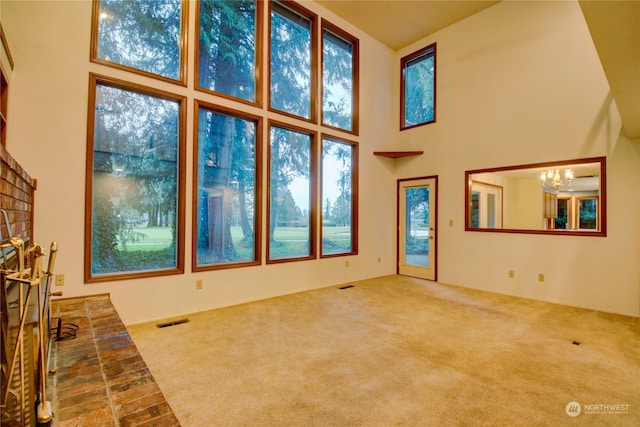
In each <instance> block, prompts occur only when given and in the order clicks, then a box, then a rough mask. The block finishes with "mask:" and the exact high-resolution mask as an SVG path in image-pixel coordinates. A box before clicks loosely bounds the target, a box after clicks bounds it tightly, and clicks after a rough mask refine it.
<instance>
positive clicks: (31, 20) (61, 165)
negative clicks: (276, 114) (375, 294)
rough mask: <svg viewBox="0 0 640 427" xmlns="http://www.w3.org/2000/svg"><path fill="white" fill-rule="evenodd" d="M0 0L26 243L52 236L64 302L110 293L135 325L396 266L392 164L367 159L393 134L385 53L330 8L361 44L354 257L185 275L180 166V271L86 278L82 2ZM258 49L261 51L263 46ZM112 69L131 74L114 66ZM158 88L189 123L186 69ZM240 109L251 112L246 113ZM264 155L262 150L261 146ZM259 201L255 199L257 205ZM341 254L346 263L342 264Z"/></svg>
mask: <svg viewBox="0 0 640 427" xmlns="http://www.w3.org/2000/svg"><path fill="white" fill-rule="evenodd" d="M195 5H196V3H195V2H190V7H191V12H190V14H189V15H190V19H191V21H192V22H194V21H195ZM305 6H306V7H308V8H310V9H312V10H314V11H315V12H316V13H320V12H322V9H320V8H319V7H318V6H317V5H315V3H305ZM0 7H1V8H2V24H3V27H4V30H5V33H6V35H7V38H8V40H9V45H10V49H11V52H12V54H13V57H14V60H15V64H16V65H15V70H14V72H13V79H12V81H11V89H10V96H11V99H10V101H9V102H10V105H9V108H10V126H9V127H8V131H9V134H8V144H7V148H8V150H9V152H10V153H11V154H12V155H13V156H14V157H15V158H16V159H17V160H18V161H19V162H20V164H21V165H22V166H23V167H24V168H25V169H26V170H27V171H28V172H29V173H30V174H31V175H32V176H33V177H34V178H36V179H37V180H38V190H37V193H36V211H35V238H36V240H37V241H39V242H42V243H43V244H44V245H45V247H48V246H49V242H50V241H52V240H56V241H57V242H58V243H59V246H60V252H59V255H58V258H57V265H56V269H55V270H56V272H57V273H63V274H64V275H65V282H66V283H65V286H64V288H61V290H63V291H64V296H65V297H71V296H77V295H85V294H96V293H110V294H111V299H112V300H113V302H114V304H115V306H116V308H117V309H118V312H119V313H120V315H121V317H122V319H123V321H124V322H125V323H136V322H141V321H147V320H153V319H160V318H166V317H172V316H177V315H180V314H184V313H191V312H195V311H201V310H206V309H211V308H215V307H221V306H227V305H232V304H238V303H242V302H247V301H251V300H257V299H262V298H268V297H272V296H276V295H282V294H287V293H292V292H298V291H304V290H308V289H313V288H318V287H324V286H331V285H335V284H338V283H343V282H347V281H352V280H358V279H364V278H369V277H375V276H381V275H385V274H392V273H393V272H394V271H395V269H394V264H393V263H394V257H395V255H394V251H395V247H394V245H393V242H394V235H393V230H392V228H391V227H390V226H389V224H392V223H393V222H394V215H395V214H394V212H395V205H394V204H393V203H392V202H388V201H391V200H394V197H395V181H394V179H393V171H392V169H390V168H389V165H387V164H384V163H382V162H381V161H380V159H378V158H375V157H374V156H373V155H372V154H371V153H372V152H373V151H374V150H380V149H383V148H384V147H385V145H388V144H389V142H390V140H391V134H392V128H391V125H390V119H389V118H390V117H391V116H392V105H391V104H392V103H391V98H392V91H393V89H392V86H391V85H390V84H389V82H390V81H391V76H392V70H393V68H392V63H393V61H392V60H393V52H392V51H391V50H390V49H388V48H386V47H384V46H383V45H381V44H380V43H378V42H377V41H375V40H373V39H372V38H370V37H368V36H366V35H365V34H363V33H362V32H360V31H358V30H357V29H356V28H355V27H353V26H351V25H347V24H345V23H344V22H343V21H342V20H340V19H337V18H336V17H335V16H334V15H330V14H328V13H324V12H322V14H323V16H326V17H327V18H328V19H330V20H331V21H332V22H333V23H334V24H337V25H342V26H343V27H344V28H345V30H347V31H349V32H350V33H352V34H353V35H354V36H356V37H358V38H359V39H360V52H361V54H360V55H361V56H360V58H361V75H360V93H361V97H360V128H361V132H360V137H359V138H356V140H357V141H359V147H360V148H359V149H360V191H359V197H360V219H359V225H360V239H359V255H357V256H351V257H348V258H333V259H326V260H316V261H303V262H293V263H286V264H278V265H269V266H266V265H264V266H259V267H249V268H240V269H231V270H223V271H216V272H201V273H197V274H192V273H190V267H189V266H190V257H191V250H190V246H191V244H190V242H191V229H190V226H189V225H190V224H191V213H192V209H191V205H192V201H191V185H190V183H191V179H192V175H191V173H190V171H189V172H188V173H187V193H186V194H187V212H186V213H187V221H186V223H187V229H186V236H185V237H186V246H187V249H186V254H185V255H186V270H187V271H186V272H185V274H182V275H175V276H165V277H161V278H147V279H137V280H126V281H118V282H108V283H100V284H86V285H85V284H84V283H83V262H84V245H83V238H84V201H85V155H86V132H87V129H86V127H87V126H86V123H87V93H88V85H89V83H88V75H89V72H90V71H91V72H95V73H104V72H105V70H106V68H105V67H104V66H101V65H98V64H92V63H89V44H90V32H91V26H90V19H91V2H89V1H28V2H24V1H14V0H8V1H7V0H3V1H2V2H1V3H0ZM265 31H266V28H265ZM189 37H190V41H189V47H190V54H189V58H190V60H191V61H193V57H194V56H193V48H194V46H195V43H194V40H193V37H194V34H193V31H190V33H189ZM264 53H265V55H266V49H265V52H264ZM265 58H266V56H265ZM264 63H265V64H266V63H268V62H267V61H265V62H264ZM192 69H193V68H192ZM112 73H115V75H117V76H128V77H129V78H131V76H129V75H127V74H126V73H125V72H123V71H118V70H116V71H115V72H113V71H112ZM132 80H134V81H136V82H139V83H143V84H144V83H145V82H146V80H145V78H143V77H132ZM164 88H165V89H167V90H170V91H175V92H177V93H179V94H182V95H186V96H188V97H189V103H188V106H189V113H188V123H193V120H192V118H193V111H192V108H193V102H192V99H193V97H194V95H195V92H194V90H193V89H192V88H193V76H190V83H189V87H188V88H176V87H174V86H172V85H170V84H166V85H165V86H164ZM199 97H200V98H201V99H204V100H208V101H210V102H219V103H221V104H223V105H227V106H231V105H232V104H231V103H230V102H229V101H226V100H221V99H218V98H216V97H214V96H208V95H202V94H200V95H199ZM265 99H266V98H265ZM235 107H236V108H237V105H235ZM245 108H247V110H248V111H250V112H256V109H255V108H252V107H245ZM263 111H266V109H264V110H263ZM265 126H266V121H265ZM318 130H320V128H319V127H318ZM264 134H265V135H266V134H267V132H264ZM192 141H193V131H192V129H189V130H188V132H187V143H188V154H187V164H188V165H190V164H191V162H192V153H191V150H192V147H193V143H192ZM264 154H265V156H266V150H264ZM264 169H265V174H266V168H264ZM265 182H266V180H265ZM265 197H266V195H265ZM266 205H267V203H266V200H265V201H263V206H266ZM263 214H264V213H263ZM264 222H265V221H263V223H264ZM263 235H266V233H263ZM263 253H265V250H264V249H263ZM378 257H380V262H378ZM347 260H348V261H349V266H348V267H346V266H345V261H347ZM196 279H202V280H203V281H204V289H202V290H196V288H195V281H196Z"/></svg>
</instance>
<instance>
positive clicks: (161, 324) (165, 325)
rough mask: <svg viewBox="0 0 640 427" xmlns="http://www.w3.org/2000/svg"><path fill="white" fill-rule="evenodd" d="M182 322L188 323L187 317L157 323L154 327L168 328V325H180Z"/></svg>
mask: <svg viewBox="0 0 640 427" xmlns="http://www.w3.org/2000/svg"><path fill="white" fill-rule="evenodd" d="M183 323H189V319H180V320H173V321H171V322H165V323H158V324H157V325H156V328H168V327H169V326H175V325H182V324H183Z"/></svg>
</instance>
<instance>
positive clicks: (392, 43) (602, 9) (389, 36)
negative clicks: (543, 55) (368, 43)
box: [316, 0, 640, 139]
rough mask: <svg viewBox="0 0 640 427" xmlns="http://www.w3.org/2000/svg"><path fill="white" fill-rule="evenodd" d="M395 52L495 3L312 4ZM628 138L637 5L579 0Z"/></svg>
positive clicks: (632, 134) (639, 39)
mask: <svg viewBox="0 0 640 427" xmlns="http://www.w3.org/2000/svg"><path fill="white" fill-rule="evenodd" d="M316 1H317V2H318V3H319V4H321V5H322V6H324V7H326V8H327V9H329V10H331V11H332V12H334V13H336V14H337V15H339V16H341V17H342V18H344V19H346V20H347V21H349V22H351V23H352V24H353V25H355V26H356V27H358V28H360V29H361V30H362V31H364V32H366V33H368V34H369V35H371V36H372V37H374V38H375V39H377V40H379V41H380V42H382V43H384V44H385V45H387V46H389V47H390V48H391V49H393V50H398V49H400V48H402V47H404V46H407V45H409V44H411V43H413V42H415V41H417V40H420V39H422V38H424V37H426V36H428V35H429V34H432V33H434V32H436V31H438V30H441V29H443V28H445V27H447V26H449V25H452V24H454V23H456V22H459V21H461V20H463V19H465V18H467V17H469V16H471V15H473V14H475V13H478V12H480V11H481V10H483V9H486V8H487V7H490V6H493V5H494V4H496V3H499V1H479V0H468V1H451V0H377V1H376V0H373V1H372V0H316ZM579 2H580V7H581V8H582V12H583V14H584V16H585V20H586V22H587V25H588V27H589V31H590V32H591V37H592V38H593V40H594V44H595V46H596V50H597V51H598V55H599V56H600V61H601V63H602V66H603V68H604V71H605V74H606V75H607V79H608V81H609V85H610V87H611V92H612V95H613V97H614V99H615V101H616V105H617V107H618V110H619V111H620V116H621V117H622V125H623V128H624V130H625V133H626V135H627V136H628V137H629V138H632V139H633V138H640V1H638V0H629V1H624V0H622V1H617V0H604V1H598V0H579Z"/></svg>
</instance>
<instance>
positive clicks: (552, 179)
mask: <svg viewBox="0 0 640 427" xmlns="http://www.w3.org/2000/svg"><path fill="white" fill-rule="evenodd" d="M563 175H564V176H561V175H560V169H555V170H554V169H549V170H548V171H546V172H544V171H543V172H542V173H541V174H540V179H541V180H542V186H543V187H548V188H555V189H556V190H557V189H559V188H560V187H568V186H570V185H571V182H572V181H573V178H574V175H573V170H571V169H565V170H564V174H563Z"/></svg>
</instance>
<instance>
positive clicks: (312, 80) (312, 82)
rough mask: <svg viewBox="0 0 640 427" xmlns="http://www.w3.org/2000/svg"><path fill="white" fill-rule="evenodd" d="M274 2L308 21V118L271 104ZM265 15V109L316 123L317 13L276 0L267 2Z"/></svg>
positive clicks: (282, 0) (317, 71)
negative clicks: (266, 100)
mask: <svg viewBox="0 0 640 427" xmlns="http://www.w3.org/2000/svg"><path fill="white" fill-rule="evenodd" d="M274 4H278V5H279V6H280V7H283V8H285V9H288V10H289V11H291V12H292V13H294V14H297V15H300V16H302V17H303V18H306V19H308V20H309V22H310V26H311V28H310V30H309V31H310V35H311V52H310V53H309V54H310V55H311V57H310V58H311V64H310V65H311V69H310V71H309V73H310V75H309V91H310V94H309V97H310V99H309V103H310V106H309V108H310V111H309V115H310V117H309V118H306V117H303V116H299V115H296V114H293V113H289V112H286V111H282V110H279V109H277V108H275V107H273V106H272V105H271V100H272V99H271V98H272V96H271V80H272V78H271V28H272V22H271V21H272V19H271V14H272V12H273V5H274ZM267 15H268V28H267V31H268V34H269V36H268V40H267V45H268V46H267V53H268V55H267V67H266V68H267V87H266V91H267V99H268V102H267V104H268V105H267V109H268V110H269V111H271V112H274V113H277V114H279V115H283V116H287V117H292V118H295V119H298V120H302V121H305V122H308V123H313V124H317V123H318V80H319V78H318V76H319V73H320V70H319V68H318V59H317V58H318V15H316V14H315V13H313V12H311V11H310V10H309V9H306V8H305V7H303V6H301V5H300V4H298V3H296V2H294V1H290V0H278V1H270V2H269V8H268V11H267Z"/></svg>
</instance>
